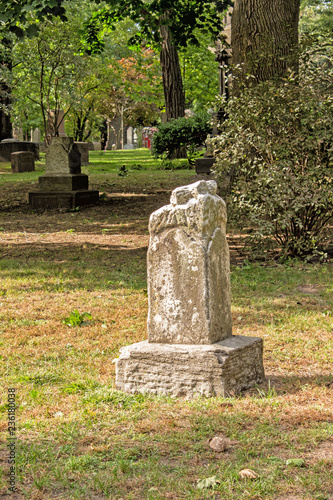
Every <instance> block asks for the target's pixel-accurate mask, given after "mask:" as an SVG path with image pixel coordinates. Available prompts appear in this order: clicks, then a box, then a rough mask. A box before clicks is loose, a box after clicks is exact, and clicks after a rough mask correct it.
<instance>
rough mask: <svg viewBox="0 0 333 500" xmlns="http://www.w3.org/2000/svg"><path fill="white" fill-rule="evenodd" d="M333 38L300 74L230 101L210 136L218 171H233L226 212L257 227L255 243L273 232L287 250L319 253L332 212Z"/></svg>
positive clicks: (263, 243)
mask: <svg viewBox="0 0 333 500" xmlns="http://www.w3.org/2000/svg"><path fill="white" fill-rule="evenodd" d="M330 42H331V43H330V44H328V41H327V40H326V42H325V47H321V46H318V45H315V46H312V47H310V48H307V50H306V52H305V53H304V54H303V55H302V57H301V66H300V75H299V77H298V78H295V77H293V76H292V75H290V77H288V78H286V79H285V80H284V81H282V82H279V83H275V82H272V81H268V82H262V83H260V84H258V85H256V86H254V87H252V88H251V87H250V88H245V89H244V91H243V92H242V94H241V95H240V97H239V98H237V99H236V98H233V99H230V101H229V103H228V104H227V105H226V106H225V111H226V113H227V116H228V119H227V120H226V121H225V122H224V124H223V127H222V131H221V134H220V135H219V136H218V137H217V138H216V139H215V140H213V141H212V142H213V145H214V147H215V155H216V170H217V172H218V174H219V175H220V177H223V178H224V179H225V178H226V174H227V173H229V174H231V184H230V186H229V194H228V196H227V202H228V212H229V218H230V217H231V218H232V220H233V221H234V222H235V223H236V224H237V222H238V225H240V226H241V227H242V228H249V226H250V227H252V228H255V229H254V230H253V234H252V235H251V239H252V241H254V242H256V247H257V248H260V249H263V248H264V247H266V248H267V246H268V245H269V243H270V242H272V239H271V237H274V238H275V240H276V241H277V242H278V244H279V245H280V246H281V248H282V252H283V255H284V256H287V255H291V256H299V257H301V258H304V257H306V256H309V255H313V254H316V252H318V251H319V250H320V248H321V247H322V245H323V244H324V242H325V229H326V228H327V223H328V221H329V219H330V218H331V217H332V215H333V194H332V193H333V189H332V188H333V147H332V146H333V84H332V82H333V78H332V77H333V71H332V66H331V64H330V59H331V56H332V52H333V47H332V45H333V44H332V40H331V41H330ZM249 78H251V77H249ZM267 237H268V238H267ZM259 241H260V245H259V244H258V242H259Z"/></svg>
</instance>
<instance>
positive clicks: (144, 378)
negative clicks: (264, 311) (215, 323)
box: [115, 335, 265, 398]
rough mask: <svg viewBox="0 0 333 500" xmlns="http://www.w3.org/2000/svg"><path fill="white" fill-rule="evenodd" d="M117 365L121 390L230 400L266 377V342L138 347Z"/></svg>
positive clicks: (129, 350)
mask: <svg viewBox="0 0 333 500" xmlns="http://www.w3.org/2000/svg"><path fill="white" fill-rule="evenodd" d="M115 362H116V387H117V389H119V390H122V391H125V392H129V393H153V394H168V395H170V396H185V397H188V398H191V397H194V396H196V395H203V396H223V397H227V396H229V395H234V394H238V393H239V392H240V391H242V390H244V389H248V388H249V387H251V386H253V385H255V384H259V383H261V382H262V381H263V380H264V377H265V374H264V366H263V341H262V339H261V338H259V337H244V336H241V335H239V336H234V335H232V336H231V337H228V338H226V339H224V340H221V341H220V342H216V343H214V344H205V345H187V344H177V345H176V344H155V343H149V342H148V341H144V342H138V343H137V344H132V345H130V346H126V347H123V348H121V349H120V356H119V358H117V359H116V360H115Z"/></svg>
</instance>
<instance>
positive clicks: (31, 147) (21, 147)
mask: <svg viewBox="0 0 333 500" xmlns="http://www.w3.org/2000/svg"><path fill="white" fill-rule="evenodd" d="M17 151H31V152H32V153H33V154H34V158H35V160H39V144H36V143H35V142H28V141H18V140H17V139H4V140H3V141H1V142H0V162H2V161H3V162H10V161H11V154H12V153H16V152H17Z"/></svg>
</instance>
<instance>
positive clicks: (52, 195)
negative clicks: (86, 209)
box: [29, 190, 99, 210]
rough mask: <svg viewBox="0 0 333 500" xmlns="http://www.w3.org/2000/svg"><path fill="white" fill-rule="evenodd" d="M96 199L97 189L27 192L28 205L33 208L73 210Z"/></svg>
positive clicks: (93, 202) (92, 203) (97, 196)
mask: <svg viewBox="0 0 333 500" xmlns="http://www.w3.org/2000/svg"><path fill="white" fill-rule="evenodd" d="M98 200H99V192H98V191H88V190H87V191H35V192H32V193H29V205H30V208H31V209H33V210H54V209H66V210H73V209H74V208H77V207H82V206H84V205H94V204H95V203H97V202H98Z"/></svg>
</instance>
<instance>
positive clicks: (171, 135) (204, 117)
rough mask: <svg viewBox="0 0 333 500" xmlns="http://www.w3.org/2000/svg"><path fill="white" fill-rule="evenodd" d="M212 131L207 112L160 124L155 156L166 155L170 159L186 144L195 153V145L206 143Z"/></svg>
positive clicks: (154, 138) (155, 135) (155, 138)
mask: <svg viewBox="0 0 333 500" xmlns="http://www.w3.org/2000/svg"><path fill="white" fill-rule="evenodd" d="M211 131H212V127H211V124H210V116H209V114H208V113H205V112H198V113H196V114H195V115H193V116H190V117H188V118H187V117H184V118H177V119H175V120H171V121H169V122H167V123H163V124H162V125H160V127H159V129H158V132H156V133H155V134H154V137H153V146H152V152H153V154H154V156H155V157H162V155H164V156H165V158H167V159H169V158H171V157H172V155H173V154H174V152H175V151H176V150H177V149H179V148H181V147H183V146H186V148H187V150H188V151H189V154H190V155H191V154H192V155H193V146H201V145H202V144H204V142H205V140H206V139H207V135H208V134H210V133H211Z"/></svg>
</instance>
